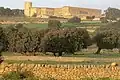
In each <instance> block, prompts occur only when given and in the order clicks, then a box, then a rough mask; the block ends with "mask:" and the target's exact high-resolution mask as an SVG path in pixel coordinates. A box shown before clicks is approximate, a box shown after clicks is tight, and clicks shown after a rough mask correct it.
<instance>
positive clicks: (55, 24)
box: [48, 20, 62, 28]
mask: <svg viewBox="0 0 120 80" xmlns="http://www.w3.org/2000/svg"><path fill="white" fill-rule="evenodd" d="M61 25H62V24H61V22H60V21H58V20H49V21H48V27H49V28H60V27H61Z"/></svg>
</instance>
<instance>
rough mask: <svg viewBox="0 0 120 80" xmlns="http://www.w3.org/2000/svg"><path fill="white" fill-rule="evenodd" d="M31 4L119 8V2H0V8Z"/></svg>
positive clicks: (22, 0)
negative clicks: (25, 3)
mask: <svg viewBox="0 0 120 80" xmlns="http://www.w3.org/2000/svg"><path fill="white" fill-rule="evenodd" d="M25 1H31V2H33V6H34V7H53V8H54V7H63V6H74V7H84V8H96V9H102V10H105V9H107V8H108V7H113V8H120V0H1V1H0V7H9V8H12V9H16V8H18V9H24V2H25Z"/></svg>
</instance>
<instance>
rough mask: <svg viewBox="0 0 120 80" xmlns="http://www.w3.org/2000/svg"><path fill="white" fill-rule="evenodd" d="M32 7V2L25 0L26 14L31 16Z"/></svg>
mask: <svg viewBox="0 0 120 80" xmlns="http://www.w3.org/2000/svg"><path fill="white" fill-rule="evenodd" d="M31 8H32V2H25V6H24V14H25V16H27V17H30V12H31Z"/></svg>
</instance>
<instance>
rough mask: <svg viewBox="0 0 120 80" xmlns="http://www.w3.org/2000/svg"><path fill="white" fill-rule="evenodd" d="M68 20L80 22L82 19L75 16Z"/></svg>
mask: <svg viewBox="0 0 120 80" xmlns="http://www.w3.org/2000/svg"><path fill="white" fill-rule="evenodd" d="M68 22H70V23H80V22H81V19H80V18H78V17H77V16H74V17H72V18H70V19H69V20H68Z"/></svg>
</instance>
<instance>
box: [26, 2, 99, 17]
mask: <svg viewBox="0 0 120 80" xmlns="http://www.w3.org/2000/svg"><path fill="white" fill-rule="evenodd" d="M24 14H25V16H27V17H33V16H36V17H41V18H49V16H56V17H64V18H71V17H74V16H77V17H79V18H82V19H86V17H87V16H95V18H100V17H101V10H100V9H90V8H79V7H70V6H64V7H62V8H46V7H32V2H25V8H24Z"/></svg>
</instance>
